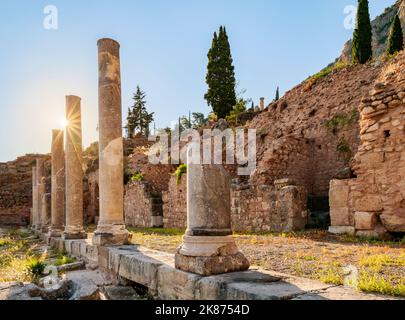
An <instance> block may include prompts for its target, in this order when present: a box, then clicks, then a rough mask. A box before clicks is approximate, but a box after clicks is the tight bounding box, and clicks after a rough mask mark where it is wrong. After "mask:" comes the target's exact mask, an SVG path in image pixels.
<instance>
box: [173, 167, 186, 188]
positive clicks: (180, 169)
mask: <svg viewBox="0 0 405 320" xmlns="http://www.w3.org/2000/svg"><path fill="white" fill-rule="evenodd" d="M185 173H187V165H186V164H181V165H179V166H178V167H177V170H176V171H175V172H174V175H175V176H176V181H177V185H179V184H180V182H181V177H182V176H183V174H185Z"/></svg>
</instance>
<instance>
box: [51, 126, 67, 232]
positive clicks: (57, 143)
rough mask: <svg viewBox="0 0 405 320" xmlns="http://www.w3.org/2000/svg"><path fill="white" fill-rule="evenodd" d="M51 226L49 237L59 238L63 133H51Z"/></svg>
mask: <svg viewBox="0 0 405 320" xmlns="http://www.w3.org/2000/svg"><path fill="white" fill-rule="evenodd" d="M51 179H52V186H51V195H52V196H51V226H50V229H49V236H51V237H60V236H62V233H63V228H64V225H65V223H64V217H65V151H64V147H63V131H62V130H53V131H52V177H51Z"/></svg>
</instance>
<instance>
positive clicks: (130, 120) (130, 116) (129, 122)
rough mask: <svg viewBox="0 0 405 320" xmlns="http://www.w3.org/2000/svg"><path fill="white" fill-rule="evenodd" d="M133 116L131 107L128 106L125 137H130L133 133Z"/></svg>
mask: <svg viewBox="0 0 405 320" xmlns="http://www.w3.org/2000/svg"><path fill="white" fill-rule="evenodd" d="M135 127H136V125H135V118H134V114H133V112H132V109H131V108H128V116H127V125H126V129H127V137H128V138H132V137H133V136H134V133H135Z"/></svg>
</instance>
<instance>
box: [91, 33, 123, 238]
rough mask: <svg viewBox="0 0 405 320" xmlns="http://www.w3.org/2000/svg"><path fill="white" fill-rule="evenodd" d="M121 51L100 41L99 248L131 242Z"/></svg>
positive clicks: (114, 43)
mask: <svg viewBox="0 0 405 320" xmlns="http://www.w3.org/2000/svg"><path fill="white" fill-rule="evenodd" d="M119 49H120V45H119V43H118V42H116V41H114V40H112V39H101V40H99V41H98V63H99V135H100V137H99V152H100V155H99V159H100V160H99V166H100V170H99V180H100V182H99V188H100V220H99V222H98V226H97V230H96V232H95V233H94V238H93V243H94V244H95V245H109V244H117V245H118V244H124V243H127V242H128V239H129V233H128V231H127V230H126V228H125V223H124V200H123V199H124V182H123V172H124V165H123V160H124V159H123V157H124V152H123V141H122V110H121V71H120V54H119Z"/></svg>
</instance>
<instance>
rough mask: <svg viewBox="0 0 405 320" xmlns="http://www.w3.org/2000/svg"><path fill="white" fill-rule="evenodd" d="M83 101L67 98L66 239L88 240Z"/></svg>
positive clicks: (77, 98) (64, 236)
mask: <svg viewBox="0 0 405 320" xmlns="http://www.w3.org/2000/svg"><path fill="white" fill-rule="evenodd" d="M80 104H81V99H80V98H79V97H76V96H67V97H66V120H67V121H68V125H67V127H66V158H65V159H66V160H65V161H66V162H65V177H66V224H65V231H64V233H63V236H62V237H63V238H64V239H86V238H87V234H86V232H85V231H84V229H83V159H82V119H81V106H80Z"/></svg>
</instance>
